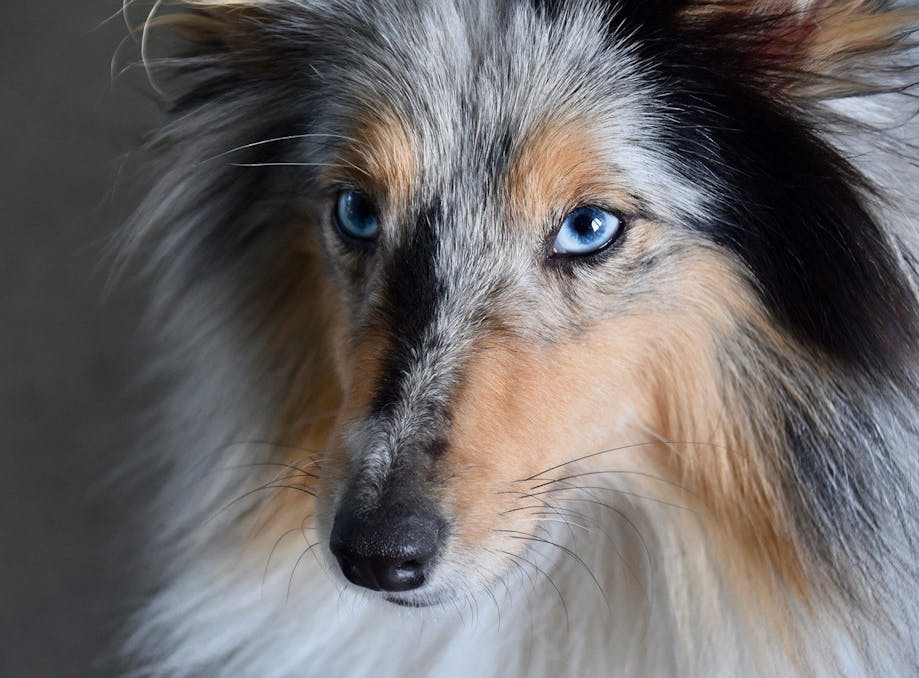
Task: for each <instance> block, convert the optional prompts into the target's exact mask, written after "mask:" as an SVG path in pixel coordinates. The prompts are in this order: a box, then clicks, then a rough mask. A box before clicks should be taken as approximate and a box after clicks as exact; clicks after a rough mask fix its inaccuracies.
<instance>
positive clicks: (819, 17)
mask: <svg viewBox="0 0 919 678" xmlns="http://www.w3.org/2000/svg"><path fill="white" fill-rule="evenodd" d="M680 21H681V25H682V26H683V31H684V32H685V33H686V34H687V35H689V36H690V38H691V39H692V41H693V43H694V44H695V46H696V47H697V48H698V49H701V50H704V51H709V50H710V51H715V52H724V51H727V52H729V53H730V54H729V55H727V54H725V55H723V58H725V59H728V60H730V59H733V60H734V61H735V63H736V64H737V66H736V68H737V72H738V74H739V73H744V74H745V75H746V76H747V77H749V75H750V74H756V75H758V76H759V78H760V79H761V82H759V83H758V84H760V85H762V86H764V87H766V88H767V89H768V91H771V92H776V93H787V94H789V95H792V96H803V97H816V98H824V97H833V96H847V95H853V94H864V93H866V92H872V91H875V89H876V88H875V87H874V86H873V85H872V84H871V83H870V82H866V81H864V80H863V79H862V78H861V77H860V75H859V73H858V72H857V68H856V66H855V64H856V63H858V64H861V65H863V64H864V63H865V61H866V60H871V59H873V58H876V57H879V56H882V55H889V54H890V53H891V52H894V51H899V50H902V49H904V48H905V47H906V46H908V45H906V43H908V42H910V37H911V36H912V35H914V34H915V33H916V31H917V30H919V10H916V9H892V8H891V7H890V3H887V2H882V1H878V0H694V1H693V2H690V3H689V4H688V5H686V6H684V8H683V10H682V12H681V13H680Z"/></svg>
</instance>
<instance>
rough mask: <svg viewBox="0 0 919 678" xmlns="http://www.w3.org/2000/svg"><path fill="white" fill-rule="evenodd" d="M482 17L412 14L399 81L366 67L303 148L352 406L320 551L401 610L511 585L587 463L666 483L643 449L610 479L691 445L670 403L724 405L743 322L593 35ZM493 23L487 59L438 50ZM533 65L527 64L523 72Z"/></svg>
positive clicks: (576, 19)
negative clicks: (721, 351) (736, 333)
mask: <svg viewBox="0 0 919 678" xmlns="http://www.w3.org/2000/svg"><path fill="white" fill-rule="evenodd" d="M486 14H487V15H488V16H483V17H481V18H479V19H477V20H475V19H470V18H468V17H465V18H462V19H460V18H459V17H451V16H440V11H439V10H436V9H431V10H430V12H429V13H428V14H422V15H421V17H423V18H426V19H427V20H428V21H429V23H428V24H427V25H426V26H425V27H424V29H423V30H418V31H417V33H416V34H413V35H409V36H403V38H402V39H403V47H404V48H405V49H406V50H408V51H409V53H410V57H411V58H409V59H408V60H407V63H406V66H405V70H396V69H393V68H392V66H391V65H390V64H388V62H386V61H383V62H382V63H379V62H375V60H374V56H373V51H372V49H370V48H368V50H367V57H366V58H364V59H363V60H359V61H358V62H357V63H349V65H348V67H347V69H348V70H347V75H348V79H347V80H344V82H346V83H347V88H346V89H342V90H339V91H332V92H329V100H328V101H326V102H324V105H323V110H322V111H321V112H320V113H319V114H318V116H317V117H318V121H317V123H316V124H315V125H314V127H313V128H312V129H315V130H317V131H316V132H315V134H316V135H317V136H316V137H314V138H313V140H312V148H311V151H310V152H309V156H310V157H311V158H314V159H316V161H317V162H318V164H319V165H320V166H321V167H322V169H321V170H320V171H319V172H318V174H317V183H318V187H319V190H318V191H317V196H318V197H317V199H316V200H315V201H314V202H313V206H312V208H311V217H310V220H309V222H310V223H309V226H308V228H307V232H306V233H305V235H304V237H305V238H306V239H308V240H310V242H309V244H308V245H307V249H308V250H310V251H313V252H320V253H321V259H322V261H323V266H324V267H325V268H326V273H327V276H326V279H327V283H326V286H327V288H328V289H329V299H330V303H329V306H330V309H331V311H330V313H331V316H332V318H333V320H332V321H331V323H330V326H331V327H333V328H334V332H333V335H334V339H333V340H332V341H331V343H330V346H331V350H332V353H333V355H334V362H335V366H336V373H337V375H338V378H339V379H340V382H341V384H342V389H343V392H344V402H343V405H342V414H341V416H340V418H339V423H338V428H337V430H336V431H335V432H334V434H333V436H332V441H331V443H330V448H331V449H333V450H335V452H334V453H332V454H331V455H329V457H330V458H328V459H326V460H325V461H324V462H323V463H322V473H321V480H320V484H321V492H320V504H321V506H320V510H319V515H320V516H322V517H323V518H324V520H323V522H324V525H323V528H324V529H323V531H322V532H323V534H322V538H323V539H324V540H328V543H329V545H330V550H331V553H332V554H333V555H334V557H335V559H336V560H337V563H338V565H339V566H340V569H341V571H342V572H343V574H344V576H345V577H347V579H349V580H350V581H351V582H353V583H355V584H359V585H361V586H365V587H367V588H371V589H380V590H382V591H383V592H384V595H386V596H387V598H389V599H391V600H393V601H398V602H402V603H406V604H421V603H429V602H443V601H445V600H447V599H449V597H450V596H452V595H454V594H455V592H457V591H463V590H468V589H470V588H473V587H474V582H473V581H470V580H471V579H472V578H474V577H481V576H483V575H482V572H483V571H484V572H486V573H500V572H502V571H503V570H504V569H505V568H506V567H507V565H508V563H509V562H511V563H512V562H513V560H512V559H513V558H514V556H515V555H517V554H519V553H520V552H521V551H522V550H523V548H524V547H525V546H526V545H527V539H528V537H530V536H532V535H533V532H534V529H536V527H537V526H538V521H534V515H542V516H546V515H547V512H549V511H551V508H547V507H551V506H554V505H555V501H554V500H564V499H565V498H568V497H571V496H577V495H576V493H575V489H576V488H577V487H578V486H579V485H584V484H587V485H589V484H590V483H578V482H573V481H571V480H569V481H568V482H567V484H559V485H555V486H552V487H543V485H544V483H545V482H546V481H547V480H549V479H551V478H557V477H558V476H569V475H571V474H572V473H574V472H575V467H572V466H568V463H569V462H572V461H573V460H576V459H577V458H579V457H583V456H585V455H595V454H597V453H602V452H604V451H609V452H608V455H607V456H605V457H603V458H601V459H599V460H595V461H599V462H600V463H599V464H597V463H595V464H594V465H593V466H592V468H595V469H596V468H613V467H615V468H618V469H619V470H622V471H627V472H644V473H647V474H649V475H651V476H655V477H657V476H660V475H661V474H662V473H666V474H667V475H668V477H670V471H672V469H670V470H668V469H666V463H664V464H663V466H661V465H660V464H659V463H658V462H660V461H661V460H660V458H659V457H660V454H659V452H658V453H656V452H655V450H654V449H653V448H647V449H642V450H641V451H642V454H641V455H639V456H640V457H641V458H642V459H640V460H638V461H636V462H629V461H625V460H627V459H630V458H631V457H632V456H634V455H630V454H629V451H630V447H633V446H635V445H636V444H640V445H639V446H638V449H641V444H645V443H647V442H648V441H654V440H658V439H660V440H668V441H669V440H681V439H683V438H682V437H681V430H683V429H681V428H680V426H679V424H682V425H684V426H686V430H687V435H689V434H690V432H689V430H688V429H690V428H691V427H690V426H689V425H688V424H689V420H690V418H691V417H692V416H694V414H695V408H694V407H693V408H691V409H689V410H685V409H684V410H683V411H682V413H681V416H682V418H683V421H681V422H679V423H678V422H674V421H669V416H670V410H671V409H672V404H673V403H674V402H680V403H684V402H687V401H691V399H693V398H697V399H699V400H700V401H701V403H704V404H705V407H706V408H708V407H712V406H713V405H714V404H715V403H716V402H720V396H719V394H717V393H713V392H711V391H710V390H709V388H710V385H711V384H713V383H714V382H715V381H716V379H715V377H714V376H713V374H712V372H713V370H714V368H715V362H716V360H717V356H716V352H717V348H716V341H717V338H718V336H719V335H720V334H722V333H728V332H730V331H731V324H732V319H731V315H732V313H734V312H735V308H734V307H737V309H736V311H737V312H742V311H743V308H742V307H743V306H744V305H745V303H748V302H746V301H745V296H746V294H747V290H748V287H747V286H746V285H745V284H744V283H743V281H742V279H741V276H740V275H738V274H736V272H735V266H734V265H732V264H731V262H730V260H729V259H728V257H726V256H724V255H722V254H720V253H718V252H717V251H715V250H714V249H713V248H712V247H711V245H710V244H709V243H708V242H707V241H706V240H705V239H704V238H702V237H700V236H699V235H698V234H693V233H692V232H691V230H690V229H688V228H686V226H685V223H686V221H687V219H688V218H690V217H691V216H698V215H701V214H704V213H705V209H706V208H705V196H704V195H703V194H702V192H701V191H700V190H699V189H698V188H697V187H695V186H693V185H692V184H691V183H690V182H688V181H687V180H686V179H685V177H681V176H680V174H679V172H678V171H677V170H676V169H675V168H674V167H673V158H672V157H670V156H671V152H670V150H668V149H667V148H666V146H665V145H663V144H662V143H661V141H660V138H659V136H660V135H659V132H658V131H657V130H659V127H660V124H661V123H660V120H659V119H660V116H661V115H662V113H661V111H660V110H658V109H656V108H655V106H654V102H653V100H649V99H648V98H647V97H644V96H642V93H643V92H644V91H646V90H648V89H649V88H650V87H651V81H650V79H649V78H647V77H645V76H643V75H642V74H641V72H640V68H639V64H638V63H637V61H636V60H635V59H634V58H633V57H632V56H631V55H630V54H629V52H628V49H625V48H623V45H621V44H618V43H617V42H615V41H612V40H609V39H608V38H607V37H606V33H605V31H606V28H605V25H604V20H605V19H604V15H603V13H602V12H599V11H593V12H583V13H580V14H577V15H574V16H573V17H572V18H571V19H570V20H568V21H564V22H561V21H559V22H552V21H548V20H546V19H545V17H542V16H541V15H539V14H536V13H534V12H532V10H531V9H530V8H528V7H518V8H517V9H516V10H508V11H507V12H505V13H497V14H495V15H491V14H489V13H486ZM408 20H409V19H408V17H405V21H408ZM418 20H419V21H420V20H421V19H418ZM477 21H478V22H481V23H480V25H479V24H477V23H476V22H477ZM491 22H494V23H495V24H497V25H500V26H502V28H501V35H502V41H503V43H502V48H501V49H499V50H495V49H494V42H493V41H494V40H497V36H492V38H490V39H489V40H488V41H486V42H485V43H484V44H482V45H481V46H478V47H477V46H475V45H469V44H465V45H463V46H462V48H461V49H460V48H453V47H450V46H451V45H453V44H454V43H457V42H465V41H467V40H468V39H469V35H471V34H473V33H475V32H476V31H477V30H486V31H494V30H496V28H495V26H494V25H489V24H490V23H491ZM477 25H478V26H479V27H478V28H477ZM534 43H535V44H536V45H541V46H542V47H541V50H540V58H539V59H535V60H532V61H526V60H524V61H521V60H519V58H518V55H519V54H521V53H526V51H527V50H532V49H533V44H534ZM408 62H411V63H408ZM326 111H329V112H328V113H327V112H326ZM332 112H334V115H333V114H332ZM306 143H307V144H310V143H311V140H309V139H308V140H307V141H306ZM701 403H700V404H701ZM690 404H691V403H690ZM698 423H700V424H701V425H704V426H705V429H704V430H699V429H696V430H692V431H691V434H692V435H694V436H701V439H703V440H706V441H713V440H714V438H712V436H714V435H716V431H715V430H713V428H714V426H715V423H714V422H707V421H702V422H698ZM709 424H712V426H709ZM687 439H689V438H687ZM692 439H693V440H695V439H696V438H692ZM613 451H618V454H616V453H614V452H613ZM610 460H612V463H611V462H610ZM545 474H548V475H545ZM676 480H678V481H679V480H681V479H679V478H677V479H676ZM537 485H539V486H541V487H542V489H543V490H549V493H548V494H543V493H541V492H538V491H536V490H534V489H533V488H534V487H535V486H537ZM657 489H660V488H659V487H658V488H657ZM534 491H536V492H537V493H536V494H535V495H534V494H533V492H534ZM655 496H657V494H655ZM581 498H583V497H581ZM471 564H476V565H477V566H478V568H479V569H478V570H477V569H476V568H474V567H472V566H471Z"/></svg>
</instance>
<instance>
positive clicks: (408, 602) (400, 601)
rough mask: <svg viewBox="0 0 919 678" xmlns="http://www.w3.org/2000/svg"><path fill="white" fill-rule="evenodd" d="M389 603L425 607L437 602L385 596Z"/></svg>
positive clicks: (417, 607)
mask: <svg viewBox="0 0 919 678" xmlns="http://www.w3.org/2000/svg"><path fill="white" fill-rule="evenodd" d="M385 600H386V602H387V603H392V604H393V605H398V606H400V607H412V608H416V609H419V608H423V607H433V606H434V605H436V603H424V602H421V601H417V600H404V599H402V598H395V597H393V596H387V597H386V598H385Z"/></svg>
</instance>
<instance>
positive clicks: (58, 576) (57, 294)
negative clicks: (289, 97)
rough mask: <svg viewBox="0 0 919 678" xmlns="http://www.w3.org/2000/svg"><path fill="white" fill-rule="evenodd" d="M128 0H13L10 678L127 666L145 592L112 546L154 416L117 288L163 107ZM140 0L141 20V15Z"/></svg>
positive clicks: (7, 325)
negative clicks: (129, 639)
mask: <svg viewBox="0 0 919 678" xmlns="http://www.w3.org/2000/svg"><path fill="white" fill-rule="evenodd" d="M120 6H121V2H120V0H80V1H79V2H77V1H74V0H4V2H3V12H2V15H0V16H2V21H0V57H2V58H0V121H2V126H0V540H2V547H0V548H2V551H0V676H5V677H6V676H9V677H19V676H27V677H32V676H83V675H93V676H97V675H112V674H114V673H117V670H116V669H115V668H113V667H112V666H111V665H109V664H108V663H106V662H104V661H102V659H101V658H102V657H104V650H105V648H106V647H108V646H110V645H111V642H112V638H113V634H114V633H115V632H117V630H118V628H119V623H120V618H121V617H122V616H123V613H124V611H125V610H126V609H128V608H129V606H130V605H131V603H132V601H133V600H135V599H136V595H137V590H136V587H137V583H136V577H134V576H132V575H131V574H129V573H128V571H127V570H126V568H125V566H124V560H123V557H122V555H120V552H118V551H115V550H112V549H111V548H109V544H110V542H111V540H112V538H113V537H114V536H115V535H117V534H118V533H119V530H123V529H124V526H125V525H126V524H127V523H126V520H127V518H128V517H129V516H130V515H131V504H132V503H133V502H132V501H130V500H129V499H127V498H125V497H118V496H116V495H113V494H112V492H111V491H110V489H109V487H110V486H109V484H107V483H106V482H105V479H106V476H107V474H109V473H110V472H111V471H112V469H114V468H116V467H117V465H118V463H119V460H120V459H122V458H123V457H124V456H125V455H126V454H127V450H128V449H129V448H130V446H131V445H132V444H133V442H134V440H135V438H136V435H137V431H138V429H139V428H140V426H139V425H138V424H137V423H136V422H137V420H138V410H139V409H140V408H139V407H138V404H139V402H138V401H140V400H142V398H139V397H138V393H137V389H136V388H135V386H134V380H133V379H132V375H135V374H136V373H137V371H138V370H137V368H138V367H139V366H141V365H142V364H143V362H144V360H145V357H144V354H145V349H144V341H143V336H142V335H141V330H140V328H139V323H138V317H139V313H140V309H141V307H142V305H143V304H142V302H143V290H142V289H141V288H140V286H139V285H133V288H132V286H131V285H130V284H129V283H120V284H119V285H118V286H116V287H115V289H114V290H113V291H112V292H111V293H110V294H109V295H108V298H107V300H103V289H104V288H105V286H106V279H107V277H108V273H109V271H110V269H111V264H110V263H109V262H108V261H106V259H105V256H104V252H105V250H106V245H107V242H108V239H109V238H110V236H111V233H112V232H113V230H115V229H116V228H117V227H118V225H119V223H121V222H122V221H123V220H124V219H125V217H126V215H127V214H128V213H129V212H130V210H131V207H132V205H134V204H135V203H136V202H137V199H138V191H137V190H136V187H134V188H131V187H130V186H128V185H127V182H125V181H122V182H121V183H120V184H118V182H117V179H118V176H119V169H120V167H121V166H122V165H123V156H124V155H125V154H126V153H127V152H129V151H130V150H131V149H132V148H134V147H136V146H137V145H138V144H139V143H140V141H141V140H142V139H143V135H144V133H145V131H146V130H148V129H149V128H150V126H151V125H152V124H153V122H154V121H155V120H156V118H157V107H156V106H155V105H154V104H153V103H152V101H151V100H150V98H149V95H148V94H147V93H145V92H144V91H143V86H142V83H143V79H142V77H138V76H137V75H134V76H129V77H127V78H125V79H124V80H121V79H119V80H118V81H116V82H113V81H112V80H111V78H110V75H109V63H110V60H111V58H112V55H113V54H114V52H115V49H116V47H117V45H118V43H119V41H120V40H121V39H122V38H124V37H125V36H126V35H127V33H128V31H127V28H126V26H125V23H124V22H123V20H122V19H121V18H120V17H116V18H115V19H113V20H111V21H106V19H107V17H109V16H110V15H113V14H115V13H116V12H117V11H118V9H119V8H120ZM143 13H144V10H143V9H142V8H140V9H139V11H136V12H135V14H134V19H135V20H136V21H137V22H139V21H141V20H142V18H143Z"/></svg>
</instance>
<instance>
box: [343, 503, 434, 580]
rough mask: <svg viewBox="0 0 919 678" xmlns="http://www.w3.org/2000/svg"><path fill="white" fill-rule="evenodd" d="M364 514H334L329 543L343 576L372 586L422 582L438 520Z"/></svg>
mask: <svg viewBox="0 0 919 678" xmlns="http://www.w3.org/2000/svg"><path fill="white" fill-rule="evenodd" d="M368 518H369V519H368ZM368 518H364V517H363V516H361V517H358V516H355V515H354V514H353V513H351V512H348V511H340V512H339V514H338V515H337V516H336V517H335V522H334V525H333V526H332V538H331V542H330V544H329V546H330V548H331V551H332V554H333V555H334V556H335V558H336V559H337V560H338V565H339V567H340V568H341V571H342V574H343V575H344V576H345V578H346V579H347V580H348V581H350V582H351V583H352V584H356V585H357V586H363V587H365V588H368V589H371V590H374V591H379V590H381V589H382V590H384V591H394V592H395V591H409V590H411V589H416V588H419V587H420V586H422V585H423V584H424V583H425V581H426V579H427V577H428V576H429V575H430V570H431V568H432V567H433V564H434V561H435V559H436V556H437V553H438V550H439V547H440V542H441V536H442V534H441V533H442V529H441V525H442V521H440V520H439V519H436V518H434V517H429V516H427V515H420V514H414V515H409V516H401V517H395V518H388V517H387V516H385V515H382V516H381V515H380V514H376V515H371V516H368Z"/></svg>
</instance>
